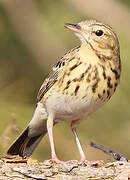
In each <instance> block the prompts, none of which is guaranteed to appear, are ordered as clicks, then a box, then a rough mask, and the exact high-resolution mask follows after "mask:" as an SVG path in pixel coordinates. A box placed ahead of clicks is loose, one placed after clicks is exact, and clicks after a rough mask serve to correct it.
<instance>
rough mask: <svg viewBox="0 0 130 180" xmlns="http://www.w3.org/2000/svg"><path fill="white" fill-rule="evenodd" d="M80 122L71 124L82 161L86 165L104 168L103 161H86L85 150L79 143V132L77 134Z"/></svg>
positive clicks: (76, 121)
mask: <svg viewBox="0 0 130 180" xmlns="http://www.w3.org/2000/svg"><path fill="white" fill-rule="evenodd" d="M79 121H80V120H75V121H72V123H71V128H72V132H73V134H74V136H75V139H76V144H77V147H78V150H79V153H80V157H81V158H80V161H81V162H82V163H84V164H86V165H92V166H102V165H103V162H102V161H88V160H87V159H86V156H85V154H84V152H83V149H82V147H81V144H80V141H79V138H78V135H77V132H76V127H77V125H78V124H79Z"/></svg>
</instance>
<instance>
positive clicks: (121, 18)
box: [0, 0, 130, 161]
mask: <svg viewBox="0 0 130 180" xmlns="http://www.w3.org/2000/svg"><path fill="white" fill-rule="evenodd" d="M86 19H98V20H101V21H103V22H105V23H107V24H109V25H111V26H112V27H113V28H114V29H115V31H116V32H117V34H118V37H119V41H120V49H121V59H122V77H121V83H120V86H119V88H118V90H117V91H116V93H115V94H114V96H113V97H112V99H111V100H110V102H109V103H108V104H106V105H105V106H104V107H103V108H101V109H100V110H98V111H97V112H96V113H95V114H94V115H92V116H91V117H89V118H88V119H87V120H83V121H81V123H80V125H79V127H78V129H77V131H78V134H79V137H80V139H81V142H82V144H83V148H84V150H85V153H86V154H87V158H88V159H90V160H96V159H104V160H105V161H110V160H112V159H111V158H110V157H109V156H108V155H105V154H104V153H102V152H100V151H99V150H95V149H93V148H91V147H90V146H89V143H90V141H94V142H96V143H99V144H102V145H104V146H106V147H109V148H111V149H114V150H116V151H118V152H120V153H122V154H124V155H126V156H127V157H128V158H130V76H129V72H130V1H129V0H99V1H97V2H96V3H95V1H94V0H53V1H52V0H47V1H44V0H28V1H27V0H22V1H20V0H13V1H10V0H0V119H1V120H0V154H1V155H2V154H4V153H5V152H6V151H7V149H8V147H9V145H10V144H11V143H12V142H13V140H14V139H15V138H16V137H17V136H18V135H19V134H20V133H21V131H22V130H23V129H24V128H25V127H26V125H27V124H28V122H29V121H30V119H31V118H32V115H33V112H34V110H35V104H36V96H37V93H38V90H39V88H40V86H41V83H42V81H43V80H44V78H45V76H46V75H47V73H48V70H49V69H50V68H51V67H52V66H53V64H54V63H56V62H57V61H58V60H59V59H60V58H61V57H62V56H63V54H64V53H65V52H67V51H68V50H69V49H71V48H73V47H75V46H77V45H78V44H79V40H78V39H77V38H76V37H75V36H74V34H73V33H71V32H70V31H68V30H67V29H65V28H64V24H65V23H66V22H69V23H76V22H79V21H81V20H86ZM54 137H55V138H54V139H55V146H56V152H57V155H58V157H59V158H60V159H62V160H69V159H79V153H78V150H77V147H76V143H75V139H74V137H73V134H72V132H71V129H70V122H64V123H60V124H58V125H56V126H55V127H54ZM32 157H33V158H36V159H38V160H40V161H43V160H45V159H49V158H50V144H49V140H48V136H46V137H45V138H44V140H43V141H42V142H41V143H40V145H39V146H38V148H37V149H36V151H35V153H34V154H33V156H32Z"/></svg>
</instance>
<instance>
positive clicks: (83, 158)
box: [71, 120, 86, 161]
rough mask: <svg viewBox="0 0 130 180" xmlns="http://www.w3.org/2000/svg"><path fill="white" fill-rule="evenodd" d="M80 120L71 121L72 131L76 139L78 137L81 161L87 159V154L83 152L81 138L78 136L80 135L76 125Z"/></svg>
mask: <svg viewBox="0 0 130 180" xmlns="http://www.w3.org/2000/svg"><path fill="white" fill-rule="evenodd" d="M79 121H80V120H75V121H72V123H71V128H72V132H73V134H74V136H75V139H76V144H77V147H78V150H79V153H80V157H81V158H80V161H85V160H86V156H85V154H84V152H83V149H82V147H81V144H80V141H79V138H78V135H77V132H76V127H77V125H78V124H79Z"/></svg>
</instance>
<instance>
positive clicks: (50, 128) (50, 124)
mask: <svg viewBox="0 0 130 180" xmlns="http://www.w3.org/2000/svg"><path fill="white" fill-rule="evenodd" d="M47 131H48V135H49V140H50V146H51V161H52V162H56V163H63V162H62V161H60V160H59V159H58V158H57V156H56V153H55V147H54V139H53V116H49V118H48V120H47Z"/></svg>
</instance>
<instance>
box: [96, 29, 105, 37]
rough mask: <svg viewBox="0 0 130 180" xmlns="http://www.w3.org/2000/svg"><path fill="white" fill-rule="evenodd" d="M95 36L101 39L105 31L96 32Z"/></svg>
mask: <svg viewBox="0 0 130 180" xmlns="http://www.w3.org/2000/svg"><path fill="white" fill-rule="evenodd" d="M95 34H96V35H97V36H99V37H101V36H103V34H104V33H103V31H102V30H97V31H96V32H95Z"/></svg>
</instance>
